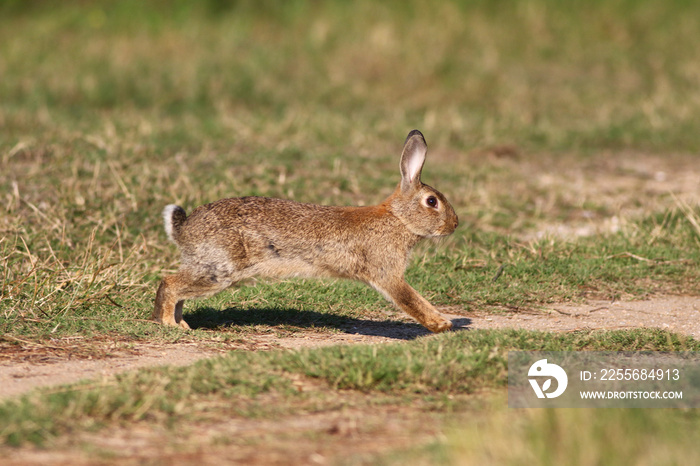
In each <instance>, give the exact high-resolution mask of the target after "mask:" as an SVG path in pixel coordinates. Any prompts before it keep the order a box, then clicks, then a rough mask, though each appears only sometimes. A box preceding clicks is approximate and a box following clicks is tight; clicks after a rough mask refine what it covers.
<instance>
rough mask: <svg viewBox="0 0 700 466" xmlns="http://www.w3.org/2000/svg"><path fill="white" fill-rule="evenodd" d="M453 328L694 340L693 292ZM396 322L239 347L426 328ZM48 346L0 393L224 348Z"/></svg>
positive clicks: (16, 363) (16, 369)
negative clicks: (656, 331)
mask: <svg viewBox="0 0 700 466" xmlns="http://www.w3.org/2000/svg"><path fill="white" fill-rule="evenodd" d="M442 311H443V312H444V313H445V314H446V315H448V316H449V317H450V318H451V319H452V320H453V323H454V325H455V328H456V329H459V330H464V329H467V330H468V329H489V328H522V329H528V330H547V331H572V330H583V329H625V328H637V327H653V328H661V329H666V330H669V331H673V332H678V333H682V334H686V335H691V336H694V337H696V338H700V298H696V297H683V296H667V297H659V298H655V299H652V300H647V301H629V302H624V301H620V302H612V303H611V302H604V301H589V302H587V303H585V304H582V305H569V304H559V305H552V306H550V307H547V308H545V309H543V310H541V311H535V312H528V313H523V312H518V313H503V314H493V313H488V314H487V313H460V312H459V311H458V310H456V309H443V310H442ZM404 322H405V323H402V322H396V323H386V322H372V321H364V323H362V324H358V325H355V326H353V327H348V328H347V329H344V333H330V334H328V333H309V332H300V333H298V334H293V335H292V336H285V337H279V336H276V335H251V336H250V337H247V338H246V343H245V346H244V347H243V348H241V349H247V350H267V349H275V348H302V347H316V346H326V345H334V344H358V343H385V342H391V341H400V340H409V339H413V338H416V337H418V336H421V335H426V334H428V332H427V331H426V330H424V329H423V328H422V327H420V326H418V325H415V324H411V323H408V322H409V321H408V320H407V319H406V320H405V321H404ZM51 349H52V348H51V347H46V348H29V350H32V351H28V354H31V356H32V357H24V358H22V357H17V358H14V359H8V360H5V361H2V362H0V399H2V398H7V397H11V396H16V395H20V394H22V393H26V392H28V391H30V390H32V389H34V388H37V387H46V386H60V385H64V384H70V383H74V382H78V381H80V380H85V379H99V378H104V377H110V376H113V375H115V374H118V373H120V372H125V371H129V370H134V369H138V368H141V367H149V366H163V365H176V366H182V365H187V364H191V363H193V362H195V361H197V360H199V359H203V358H208V357H212V356H216V355H218V354H222V353H223V352H225V351H226V350H227V349H230V348H226V349H222V348H215V347H212V346H211V345H206V344H201V343H198V342H188V343H182V342H179V343H174V344H168V345H158V346H156V345H152V344H143V343H138V344H134V343H131V344H129V345H128V346H125V347H115V348H112V349H110V350H109V351H103V352H102V353H100V352H97V353H96V354H95V355H94V356H89V357H84V356H83V357H79V358H76V357H72V356H71V353H68V354H64V353H62V354H59V355H56V354H55V353H53V352H51Z"/></svg>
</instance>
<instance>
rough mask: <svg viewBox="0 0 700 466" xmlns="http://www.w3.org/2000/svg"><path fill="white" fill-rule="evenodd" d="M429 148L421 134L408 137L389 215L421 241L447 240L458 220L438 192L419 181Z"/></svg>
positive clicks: (415, 133)
mask: <svg viewBox="0 0 700 466" xmlns="http://www.w3.org/2000/svg"><path fill="white" fill-rule="evenodd" d="M427 152H428V146H427V144H426V143H425V138H424V137H423V134H421V132H420V131H418V130H417V129H416V130H413V131H411V132H410V133H408V137H407V138H406V142H405V144H404V148H403V153H402V154H401V163H400V165H399V166H400V169H401V182H400V183H399V186H398V187H397V188H396V191H394V194H392V196H391V199H390V204H391V208H392V211H393V213H394V215H395V216H396V217H398V218H399V220H401V222H403V224H404V225H405V226H406V228H407V229H408V230H409V231H410V232H411V233H413V234H415V235H418V236H420V237H423V238H434V237H440V236H447V235H449V234H451V233H452V232H454V231H455V229H456V228H457V225H459V220H458V219H457V214H455V211H454V209H453V208H452V205H450V203H449V202H448V201H447V199H445V196H443V195H442V193H441V192H439V191H438V190H436V189H435V188H432V187H430V186H428V185H427V184H423V183H422V182H421V180H420V175H421V171H422V170H423V164H424V163H425V156H426V154H427Z"/></svg>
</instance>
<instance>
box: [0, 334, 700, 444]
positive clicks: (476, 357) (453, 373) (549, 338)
mask: <svg viewBox="0 0 700 466" xmlns="http://www.w3.org/2000/svg"><path fill="white" fill-rule="evenodd" d="M515 349H517V350H523V351H528V350H529V351H574V350H598V351H641V350H653V351H698V350H700V343H699V342H697V341H696V340H694V339H692V338H688V337H681V336H678V335H674V334H670V333H668V332H663V331H660V330H658V331H642V330H633V331H614V332H590V331H589V332H577V333H568V334H562V335H551V334H547V333H545V332H524V331H516V330H506V331H503V330H500V331H473V332H460V333H454V334H448V335H445V336H443V337H442V338H421V339H417V340H414V341H411V342H408V343H402V344H387V345H376V346H362V345H360V346H333V347H328V348H321V349H305V350H298V351H292V352H280V351H273V352H257V353H248V352H232V353H229V354H228V355H226V356H223V357H219V358H214V359H209V360H205V361H200V362H198V363H196V364H194V365H192V366H187V367H184V368H159V369H147V370H140V371H135V372H129V373H126V374H123V375H119V376H117V377H116V379H115V380H114V381H106V382H104V383H97V385H95V384H94V383H88V384H87V385H75V386H72V387H67V388H66V389H64V390H55V389H50V390H45V391H43V392H36V393H33V394H30V395H26V396H24V397H22V398H20V399H17V400H10V401H7V402H5V403H3V404H2V405H0V419H2V420H3V422H2V425H1V426H0V438H1V439H2V440H3V441H4V442H5V443H8V444H10V445H12V444H14V445H18V444H22V443H25V442H35V443H39V444H41V443H45V442H52V441H53V440H54V437H56V436H58V435H60V434H66V433H70V432H80V431H82V430H86V429H94V428H96V427H104V426H106V425H111V424H115V423H123V422H132V423H133V422H150V423H159V424H162V423H166V422H167V423H168V424H169V425H170V426H171V428H173V429H177V428H178V426H179V425H181V424H185V423H188V422H192V421H195V420H196V418H197V417H198V416H209V417H210V418H212V419H214V418H215V419H218V420H221V419H225V418H227V417H229V416H242V417H244V418H245V417H260V416H262V417H275V416H281V415H285V416H292V415H298V414H301V413H303V412H305V411H306V410H309V409H313V410H316V411H333V410H335V409H337V408H336V407H335V406H336V404H337V402H338V400H337V399H336V398H335V396H336V394H337V393H338V392H339V393H341V394H342V393H343V391H347V390H349V391H359V392H361V393H363V394H367V395H371V396H368V397H367V399H366V400H365V401H364V402H363V403H364V404H365V405H366V406H367V407H371V406H372V404H373V403H375V402H377V401H376V399H375V398H377V395H379V396H378V398H379V399H381V400H383V401H382V403H394V404H399V405H403V404H406V403H411V402H412V401H411V400H413V401H416V402H417V401H419V400H423V401H424V402H428V403H429V404H430V405H432V409H438V410H439V409H444V408H445V404H446V401H447V400H448V399H449V398H446V397H449V396H458V395H465V394H474V393H478V392H483V391H484V390H488V389H497V388H503V387H505V386H506V384H507V359H508V351H509V350H515ZM299 376H301V377H302V378H301V379H300V378H299ZM299 380H306V381H309V380H313V381H315V382H314V384H313V385H312V387H313V388H312V389H311V390H310V391H308V390H307V391H298V390H296V389H295V385H294V382H295V381H299ZM271 394H275V395H276V396H277V399H276V401H275V402H274V403H270V404H269V405H268V404H266V403H264V402H263V403H256V400H258V399H262V400H265V399H266V398H265V396H270V395H271ZM341 398H342V397H341ZM208 406H216V410H217V412H216V413H212V412H210V410H209V409H208V408H207V407H208ZM251 409H252V411H251ZM193 416H194V418H193Z"/></svg>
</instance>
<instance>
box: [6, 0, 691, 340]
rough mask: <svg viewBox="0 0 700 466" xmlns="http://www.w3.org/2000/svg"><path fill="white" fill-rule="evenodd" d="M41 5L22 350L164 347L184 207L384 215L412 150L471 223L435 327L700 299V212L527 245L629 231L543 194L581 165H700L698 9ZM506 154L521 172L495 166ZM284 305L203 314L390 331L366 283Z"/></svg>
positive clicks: (25, 195) (21, 62) (12, 27)
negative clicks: (591, 226)
mask: <svg viewBox="0 0 700 466" xmlns="http://www.w3.org/2000/svg"><path fill="white" fill-rule="evenodd" d="M33 5H35V4H34V3H32V4H25V3H23V2H11V3H7V4H5V5H4V6H3V7H2V8H3V15H2V19H0V21H1V22H2V27H1V28H0V44H2V45H0V56H1V57H2V61H0V67H1V68H0V72H2V75H3V80H2V83H0V101H2V102H3V105H2V108H0V122H2V124H1V125H0V127H1V128H2V129H1V130H0V148H1V153H2V156H1V157H0V173H1V174H0V187H2V190H3V192H4V193H5V194H4V197H3V199H2V209H3V215H2V216H0V269H1V272H0V276H2V286H1V288H0V296H1V298H2V299H1V300H0V329H1V330H2V332H3V333H6V334H13V335H15V336H20V337H22V338H26V337H30V338H34V337H35V338H45V337H46V336H47V334H48V332H52V335H54V336H61V335H71V334H74V333H76V332H80V333H88V334H89V333H93V332H94V333H97V334H99V333H101V332H102V333H104V332H109V333H113V334H114V333H116V334H120V335H127V336H134V337H136V338H141V337H144V336H149V337H151V336H152V335H153V334H154V333H155V334H161V332H160V331H159V330H153V329H152V327H151V326H149V325H148V324H145V323H143V322H140V320H143V319H145V318H147V317H148V315H149V313H150V307H151V305H152V300H153V295H152V293H153V291H154V289H155V287H156V284H157V281H158V279H159V277H160V276H161V275H162V274H163V273H167V272H168V271H169V270H173V269H174V268H175V267H176V252H175V250H174V248H173V247H172V246H171V245H170V244H168V243H167V241H166V240H165V237H164V234H163V232H162V228H161V226H160V210H161V209H162V207H163V206H164V205H166V204H168V203H171V202H178V203H181V204H182V205H184V206H185V207H186V208H187V209H188V210H191V209H193V208H194V207H196V206H197V205H200V204H202V203H205V202H209V201H212V200H215V199H218V198H221V197H227V196H237V195H250V194H255V195H267V196H278V197H285V198H293V199H297V200H300V201H309V202H318V203H327V204H371V203H376V202H378V201H380V200H381V199H382V198H383V197H384V196H386V195H388V194H389V193H390V192H391V190H392V188H393V186H394V184H395V183H396V181H397V177H398V173H397V169H396V166H397V158H398V152H399V150H400V144H401V141H402V138H403V137H404V136H405V134H406V132H407V131H408V130H409V129H412V128H414V127H418V128H421V129H422V130H423V132H424V133H425V134H426V136H427V138H428V142H429V144H430V148H431V155H430V156H429V157H430V158H429V160H428V164H427V166H426V169H425V173H424V178H425V180H426V182H428V183H430V184H433V185H435V186H437V187H438V188H439V189H440V190H442V191H444V192H445V193H446V194H447V196H448V197H449V198H450V199H451V200H452V201H453V204H454V205H455V208H456V209H457V212H458V214H459V215H460V218H461V219H462V226H461V227H460V229H459V230H458V231H457V233H455V235H454V236H453V237H452V238H451V239H450V240H448V241H447V242H445V243H443V244H442V246H441V247H440V248H437V249H435V251H437V255H425V254H424V251H426V250H427V251H430V252H431V253H432V251H433V249H431V248H427V249H424V250H422V251H419V254H418V255H417V258H416V260H415V261H414V263H413V266H412V267H411V269H410V270H409V275H410V278H411V281H412V282H413V283H416V285H417V286H418V287H419V288H420V290H421V292H423V293H424V294H426V295H427V296H429V298H430V299H432V300H434V301H436V302H437V303H438V304H443V305H450V306H460V307H465V308H468V309H474V308H483V307H484V306H486V307H488V306H492V307H503V306H505V307H510V308H520V307H537V306H538V305H539V304H541V303H546V302H551V301H555V300H572V299H577V297H578V296H579V295H580V288H581V287H582V286H585V287H588V288H589V289H594V290H596V293H597V294H599V295H600V296H606V297H614V296H618V295H624V296H626V295H630V296H642V297H643V296H646V295H648V294H649V293H650V292H654V291H655V290H656V289H659V290H662V291H666V292H668V291H671V292H676V291H678V290H684V291H685V292H691V293H697V292H698V290H697V283H698V280H697V267H694V266H693V264H696V263H697V259H698V258H697V253H696V251H697V248H696V247H695V246H696V245H697V237H698V232H697V231H696V230H695V229H694V227H693V225H692V224H691V223H690V222H689V221H687V220H688V219H689V218H697V209H696V207H695V206H694V204H692V203H691V205H689V206H688V209H689V210H687V211H682V210H681V209H680V207H679V205H677V204H676V203H674V202H673V201H672V200H670V198H668V196H662V197H663V198H665V199H666V201H667V202H665V203H663V202H662V203H661V205H659V203H658V197H657V196H646V197H645V196H642V197H641V198H638V199H636V202H637V203H639V204H640V206H639V207H640V208H641V209H642V210H644V208H645V206H646V205H647V204H649V208H648V209H647V211H646V213H645V214H644V215H642V216H641V217H635V218H632V219H629V220H628V219H624V220H626V221H628V222H630V223H628V224H629V225H631V228H627V229H625V230H623V231H620V232H619V233H617V234H613V235H607V236H605V237H604V238H602V237H601V236H599V235H595V236H594V237H592V238H590V239H584V240H581V241H576V242H575V243H568V242H565V241H561V240H559V239H556V238H552V239H551V240H550V239H547V238H545V239H544V240H535V241H533V240H532V239H524V238H528V237H530V238H531V237H532V233H533V232H535V231H537V230H538V229H539V228H540V226H541V225H542V224H543V223H547V222H552V221H556V222H560V223H564V224H566V223H567V222H569V221H571V220H572V219H573V220H575V219H577V218H579V217H580V216H581V215H584V214H585V215H591V212H592V215H594V216H597V217H598V218H603V219H605V218H610V217H612V216H614V215H616V214H617V212H616V210H615V206H613V205H610V204H609V203H606V202H605V200H604V198H599V197H597V196H596V195H594V194H589V195H585V198H584V199H581V197H580V196H584V195H583V194H580V196H579V197H576V196H575V195H573V194H574V193H568V192H566V186H567V185H566V183H565V182H563V183H562V185H561V186H559V185H556V186H555V187H553V188H547V187H545V186H543V185H541V184H540V183H539V181H538V180H537V175H538V174H539V173H541V172H542V170H545V169H547V168H550V167H552V166H553V167H554V168H555V169H557V168H558V169H562V170H564V169H565V168H568V167H569V166H570V164H572V163H573V164H580V165H581V166H582V167H583V168H584V169H586V170H588V171H587V172H586V173H588V172H590V173H591V176H595V173H597V171H596V170H597V169H596V164H599V163H602V161H603V160H605V159H607V158H608V157H610V155H609V151H616V150H624V151H643V152H645V153H648V154H652V155H653V154H665V153H667V152H672V153H674V154H677V153H679V152H681V153H682V152H693V151H695V150H696V149H697V148H698V147H700V146H698V142H697V138H695V137H694V134H695V131H688V128H689V127H691V126H692V125H694V122H695V121H697V119H698V116H700V106H699V105H696V102H697V101H698V99H697V98H696V96H697V92H698V91H697V89H699V88H700V87H698V86H696V85H695V84H696V80H695V78H694V76H696V75H697V73H696V71H697V70H698V65H697V64H698V63H700V60H698V56H697V53H698V51H697V50H696V49H695V48H693V47H689V46H684V45H683V44H687V43H689V42H688V40H686V38H687V37H689V35H690V34H692V33H693V31H694V29H693V27H694V23H693V22H692V21H691V20H690V18H693V17H694V15H695V13H697V12H696V11H695V10H696V8H697V7H696V6H695V5H694V4H693V3H689V2H666V3H663V4H658V3H655V2H641V3H634V4H631V3H629V2H625V1H616V2H593V3H586V4H577V5H575V6H574V7H572V6H570V5H566V6H564V5H560V4H559V3H558V2H549V1H545V0H541V1H531V2H523V3H518V4H514V5H511V7H503V8H500V7H499V8H496V7H494V6H491V5H489V4H488V3H484V2H476V1H475V2H458V3H446V4H443V3H435V4H432V3H430V2H428V3H422V2H409V3H405V2H400V3H389V4H383V5H375V4H374V3H372V2H359V3H358V2H355V3H353V4H352V5H346V4H344V3H342V2H323V3H321V4H319V5H315V6H314V7H313V8H311V7H310V6H309V5H307V4H306V3H304V2H287V3H286V6H285V7H283V8H282V7H276V8H271V9H270V8H267V7H260V6H259V5H258V4H257V3H255V2H250V3H249V2H233V3H229V2H213V1H212V2H205V3H202V4H197V5H191V4H189V3H186V2H184V3H178V4H177V5H176V6H174V7H172V8H170V7H168V8H164V7H163V5H161V4H159V3H158V2H131V1H127V2H119V3H118V4H111V3H102V2H86V3H84V4H73V3H64V4H62V5H61V6H55V7H54V8H51V9H45V8H43V7H39V6H33ZM38 5H43V4H42V3H41V2H39V3H38ZM213 12H215V13H213ZM367 18H370V19H369V20H368V19H367ZM639 31H645V33H644V34H639ZM668 44H674V46H673V47H668V46H667V45H668ZM694 102H695V103H694ZM503 146H513V149H512V150H513V151H515V152H513V153H514V154H515V155H514V157H515V159H513V160H509V159H506V160H500V159H493V158H491V157H490V156H489V157H486V158H484V156H483V154H484V153H486V154H489V153H491V152H490V151H492V150H496V151H498V149H493V148H498V147H503ZM599 151H605V152H604V153H603V155H596V153H597V152H599ZM560 160H563V161H560ZM524 167H527V168H525V169H524ZM543 203H544V204H543ZM652 203H653V205H651V204H652ZM542 205H545V206H547V207H546V208H542V207H541V206H542ZM664 216H666V217H664ZM624 253H629V254H634V255H635V256H641V257H645V258H649V259H652V260H653V261H652V262H635V260H633V259H629V258H625V257H624V256H621V255H620V254H624ZM656 259H660V260H658V261H657V260H656ZM502 265H504V266H505V269H504V272H503V275H502V276H501V277H500V278H499V280H497V281H496V282H494V283H492V278H493V276H494V275H495V273H496V271H497V270H498V269H499V267H501V266H502ZM281 289H282V290H284V292H279V291H275V290H280V288H278V285H273V286H267V285H262V286H261V287H259V288H256V289H253V290H247V289H244V290H242V291H240V292H239V293H238V294H237V295H235V297H234V299H233V301H230V300H228V299H222V300H217V301H214V302H215V303H216V305H213V304H211V303H208V302H204V303H200V304H194V305H192V304H191V305H190V306H189V308H188V309H189V310H195V312H198V311H196V309H201V308H210V309H214V308H215V307H216V308H222V309H227V308H230V307H231V306H232V305H233V306H234V307H237V306H240V307H241V308H246V307H251V306H246V305H245V302H247V301H249V300H250V299H253V301H252V303H253V305H254V306H257V305H258V303H260V301H259V300H256V298H251V296H263V295H270V296H271V298H270V299H271V304H269V305H265V307H266V308H268V309H280V310H285V309H296V310H300V311H304V310H306V309H310V310H313V311H317V312H322V313H325V312H327V311H328V309H329V308H331V309H333V311H332V312H333V313H340V314H341V315H346V316H348V317H355V316H357V314H358V312H359V311H361V310H365V311H368V312H370V313H371V312H373V311H382V310H386V309H388V307H387V305H386V304H385V303H383V301H382V300H381V298H379V297H377V296H374V295H371V294H366V293H357V292H355V290H356V288H355V285H347V284H333V285H320V286H309V285H307V284H304V285H299V286H298V287H297V286H294V287H289V286H287V287H283V288H281ZM303 290H307V291H303ZM290 292H291V294H292V295H293V297H292V298H288V297H286V295H288V294H289V293H290ZM258 293H260V294H258ZM237 299H241V300H242V302H243V303H242V304H237V303H236V300H237ZM265 299H267V298H265ZM329 299H330V300H332V302H333V304H332V305H331V306H328V307H327V306H325V305H323V304H324V303H326V302H327V301H328V300H329ZM231 303H232V304H231ZM193 306H194V307H193ZM281 315H283V314H281ZM166 335H169V334H168V333H167V332H166Z"/></svg>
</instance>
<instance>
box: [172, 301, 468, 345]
mask: <svg viewBox="0 0 700 466" xmlns="http://www.w3.org/2000/svg"><path fill="white" fill-rule="evenodd" d="M184 317H185V319H186V320H187V323H188V324H189V325H190V327H191V328H193V329H200V330H201V329H209V330H216V329H221V328H232V327H236V326H257V325H262V326H270V327H286V328H287V329H289V328H290V327H291V328H295V327H296V328H300V329H308V328H312V327H330V328H335V329H338V330H341V331H342V332H345V333H350V334H357V335H366V336H378V337H386V338H394V339H397V340H412V339H414V338H417V337H420V336H424V335H430V334H431V332H430V331H429V330H427V329H426V328H424V327H423V326H421V325H420V324H417V323H413V322H400V321H395V320H394V321H392V320H385V321H377V320H370V319H358V318H354V317H347V316H338V315H333V314H328V313H321V312H316V311H302V310H298V309H280V308H251V309H236V308H228V309H223V310H218V309H214V308H209V307H204V308H199V309H196V310H193V311H192V312H189V313H187V314H186V315H185V316H184ZM452 324H453V325H454V329H455V330H465V329H466V328H468V326H469V325H470V324H471V319H468V318H453V319H452Z"/></svg>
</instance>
